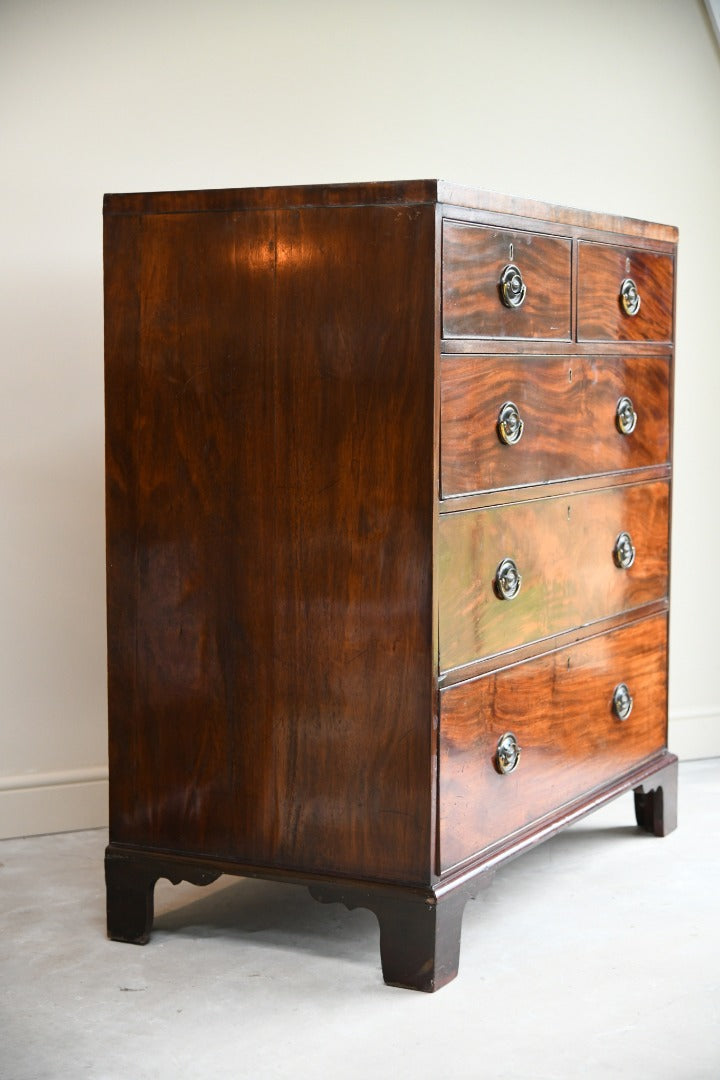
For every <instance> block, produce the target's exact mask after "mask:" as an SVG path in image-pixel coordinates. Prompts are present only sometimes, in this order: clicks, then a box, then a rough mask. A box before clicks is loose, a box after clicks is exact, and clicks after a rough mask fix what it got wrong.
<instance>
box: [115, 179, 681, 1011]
mask: <svg viewBox="0 0 720 1080" xmlns="http://www.w3.org/2000/svg"><path fill="white" fill-rule="evenodd" d="M675 245H676V233H675V230H674V229H672V228H669V227H666V226H660V225H653V224H648V223H644V222H639V221H634V220H629V219H625V218H617V217H609V216H606V215H596V214H589V213H583V212H580V211H576V210H567V209H562V208H558V207H553V206H548V205H544V204H537V203H532V202H528V201H524V200H518V199H513V198H505V197H501V196H497V195H488V194H485V193H481V192H477V191H474V190H469V189H466V188H459V187H456V186H453V185H448V184H444V183H441V182H439V181H412V182H402V183H387V184H360V185H342V186H331V187H315V188H273V189H246V190H227V191H208V192H175V193H155V194H145V195H113V196H107V197H106V201H105V364H106V440H107V442H106V447H107V454H106V466H107V474H106V491H107V581H108V590H107V596H108V673H109V728H110V843H109V846H108V849H107V854H106V880H107V911H108V932H109V934H110V936H111V937H112V938H115V939H118V940H123V941H132V942H138V943H144V942H145V941H147V939H148V936H149V932H150V928H151V925H152V918H153V889H154V885H155V883H156V881H157V880H158V878H160V877H167V878H169V879H170V880H171V881H174V882H178V881H180V880H183V879H184V880H188V881H191V882H194V883H196V884H206V883H208V882H210V881H212V880H214V879H215V878H217V877H218V875H219V874H221V873H228V874H237V875H241V876H258V877H265V878H272V879H278V880H282V881H288V882H295V883H301V884H305V885H307V886H308V887H309V888H310V890H311V892H312V894H313V895H314V896H315V897H316V898H317V899H319V900H322V901H326V902H334V901H340V902H343V903H345V904H346V905H347V906H349V907H355V906H365V907H368V908H370V909H371V910H373V911H374V912H375V913H376V914H377V916H378V920H379V923H380V948H381V959H382V966H383V974H384V977H385V980H386V982H388V983H391V984H394V985H399V986H407V987H413V988H416V989H421V990H434V989H437V988H439V987H440V986H442V985H443V984H444V983H446V982H447V981H449V980H450V979H451V978H453V976H454V975H455V973H456V972H457V966H458V956H459V945H460V925H461V919H462V912H463V908H464V905H465V902H466V901H467V899H468V898H469V897H471V896H474V895H475V894H476V892H477V890H478V889H479V888H481V887H482V886H484V885H485V884H487V883H488V882H489V881H490V880H491V879H492V876H493V874H494V872H495V870H496V869H497V868H498V867H499V866H500V865H501V864H502V863H503V862H504V861H505V860H507V859H510V858H512V857H514V856H515V855H518V854H520V853H521V852H522V851H524V850H525V849H527V848H528V847H530V846H532V845H533V844H536V843H538V842H540V841H541V840H543V839H545V838H547V837H549V836H551V835H553V834H554V833H555V832H557V831H558V830H559V829H561V828H563V827H565V826H567V825H568V824H571V823H572V822H574V821H576V820H578V819H579V818H580V817H582V816H583V815H585V814H587V813H588V812H590V811H591V810H593V809H594V808H596V807H598V806H600V805H602V804H603V803H605V802H606V801H608V800H610V799H612V798H614V797H616V796H617V795H620V794H621V793H623V792H626V791H631V790H632V791H634V793H635V809H636V815H637V821H638V824H639V825H640V826H641V827H643V828H645V829H646V830H648V831H650V832H653V833H655V834H657V835H663V834H664V833H665V832H667V831H669V830H670V829H672V828H673V827H674V824H675V806H676V777H677V761H676V759H675V758H674V757H673V756H672V755H671V754H669V753H668V750H667V747H666V741H667V618H668V537H669V505H670V460H671V387H672V367H673V297H674V279H675Z"/></svg>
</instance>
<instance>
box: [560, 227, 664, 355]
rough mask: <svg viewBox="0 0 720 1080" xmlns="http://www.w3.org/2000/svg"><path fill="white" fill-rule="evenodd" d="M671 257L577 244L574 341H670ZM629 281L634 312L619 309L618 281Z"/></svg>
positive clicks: (619, 287) (603, 245)
mask: <svg viewBox="0 0 720 1080" xmlns="http://www.w3.org/2000/svg"><path fill="white" fill-rule="evenodd" d="M674 266H675V263H674V259H673V257H672V255H662V254H658V253H657V252H653V251H641V250H639V249H637V248H629V247H615V246H613V245H610V244H592V243H590V242H588V241H582V240H581V241H580V242H579V243H578V309H577V336H578V341H671V340H672V329H673V292H674ZM627 280H630V281H632V282H634V284H635V286H636V289H637V294H638V296H639V299H640V306H639V308H638V310H637V314H635V315H631V314H628V313H627V312H626V311H625V310H624V308H623V301H622V296H621V290H622V286H623V282H625V281H627Z"/></svg>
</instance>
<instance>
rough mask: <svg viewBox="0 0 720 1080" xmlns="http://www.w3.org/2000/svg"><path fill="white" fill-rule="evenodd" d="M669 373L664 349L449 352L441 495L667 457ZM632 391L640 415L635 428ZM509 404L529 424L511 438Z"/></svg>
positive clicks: (442, 428)
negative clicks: (602, 353)
mask: <svg viewBox="0 0 720 1080" xmlns="http://www.w3.org/2000/svg"><path fill="white" fill-rule="evenodd" d="M669 371H670V364H669V360H668V358H667V357H657V356H647V357H604V358H598V357H593V356H587V357H567V358H563V357H524V358H523V357H504V356H486V357H478V356H445V357H443V359H442V375H441V422H440V475H441V491H442V496H443V498H448V497H451V496H453V495H461V494H466V493H469V492H474V491H487V490H490V489H492V488H502V487H512V486H515V485H521V484H534V483H540V482H543V481H547V480H556V479H561V478H564V477H573V476H591V475H594V474H598V473H604V472H615V471H617V470H621V469H637V468H642V467H645V466H649V465H658V464H663V463H665V462H666V461H667V460H668V457H669V429H670V423H669V393H668V390H669ZM625 398H629V399H630V402H631V405H632V408H631V410H630V414H629V415H630V416H632V415H633V414H634V415H635V417H636V421H635V425H634V428H633V430H632V431H631V432H630V433H628V434H623V424H624V425H625V428H627V427H628V426H630V427H632V422H631V424H630V425H628V424H627V423H626V420H627V416H626V415H625V414H624V413H622V407H620V403H621V402H622V401H623V399H625ZM504 406H506V407H508V408H509V409H510V413H511V415H512V408H511V407H512V406H514V407H515V410H516V414H517V415H518V416H519V417H520V420H521V422H522V425H523V426H522V433H521V435H520V438H519V439H518V441H517V442H512V441H509V442H508V441H504V439H507V438H510V439H511V438H512V434H513V433H512V429H510V430H509V431H508V429H507V428H506V429H505V433H504V434H503V429H502V424H501V418H502V415H503V407H504ZM619 407H620V411H621V414H622V415H620V416H619V415H618V409H619ZM516 430H517V429H516ZM588 432H592V438H589V437H588Z"/></svg>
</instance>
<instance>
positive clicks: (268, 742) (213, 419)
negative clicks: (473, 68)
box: [106, 207, 434, 880]
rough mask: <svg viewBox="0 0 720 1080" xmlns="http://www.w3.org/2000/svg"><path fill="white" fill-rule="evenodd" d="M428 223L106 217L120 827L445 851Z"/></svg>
mask: <svg viewBox="0 0 720 1080" xmlns="http://www.w3.org/2000/svg"><path fill="white" fill-rule="evenodd" d="M433 265H434V217H433V213H432V209H431V208H417V207H407V208H402V207H400V208H398V207H371V208H363V207H353V208H341V209H337V210H336V209H329V208H328V209H325V208H316V209H314V210H307V209H305V210H297V211H284V212H283V211H251V212H250V211H248V212H238V213H216V214H184V213H178V214H160V215H145V216H142V215H139V216H118V217H110V218H108V220H107V223H106V344H107V348H106V392H107V397H106V400H107V462H108V465H107V468H108V484H107V512H108V627H109V643H110V648H109V672H110V741H111V803H112V812H111V817H112V824H111V832H112V839H113V840H114V841H115V842H126V843H135V844H142V845H145V846H150V847H155V848H161V849H169V850H176V851H177V850H179V851H184V852H189V853H197V854H205V855H211V856H217V857H223V858H230V859H232V858H236V859H238V860H243V861H245V862H251V863H257V864H259V865H276V866H286V867H296V868H297V867H301V868H305V869H317V870H333V871H335V872H340V873H347V874H361V873H362V874H367V875H369V876H379V877H391V878H392V877H395V878H401V879H404V880H420V879H422V878H423V877H424V876H427V872H428V870H427V868H428V864H429V861H430V848H431V842H430V799H431V791H432V787H431V773H432V756H431V727H432V700H433V698H432V666H431V645H432V617H431V606H432V574H431V560H432V507H433V415H434V411H433V410H434V363H433V361H434V354H433V340H434V337H433V335H434V273H433Z"/></svg>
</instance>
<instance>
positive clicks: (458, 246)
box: [442, 221, 571, 339]
mask: <svg viewBox="0 0 720 1080" xmlns="http://www.w3.org/2000/svg"><path fill="white" fill-rule="evenodd" d="M442 245H443V248H442V319H443V336H444V337H468V336H470V337H491V338H543V339H563V338H564V339H569V337H570V297H571V289H570V277H571V242H570V240H566V239H564V238H562V237H557V236H546V235H544V234H541V233H533V232H526V231H521V230H510V229H493V228H489V227H486V226H477V225H462V224H458V223H457V222H454V221H446V222H445V223H444V225H443V237H442ZM509 263H514V264H515V265H517V266H518V268H519V269H520V271H521V273H522V277H523V281H524V283H525V286H526V289H527V293H526V297H525V301H524V303H523V304H522V307H519V308H507V307H505V305H504V304H503V302H502V300H501V299H500V291H499V282H500V277H501V275H502V272H503V269H504V268H505V267H506V266H507V265H508V264H509Z"/></svg>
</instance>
